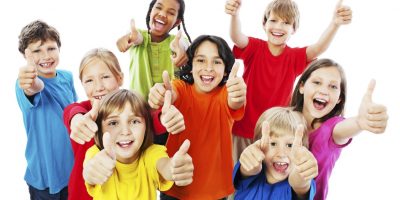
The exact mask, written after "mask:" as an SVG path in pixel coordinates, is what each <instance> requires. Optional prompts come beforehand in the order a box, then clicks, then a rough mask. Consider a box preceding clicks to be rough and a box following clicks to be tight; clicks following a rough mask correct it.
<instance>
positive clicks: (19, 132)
mask: <svg viewBox="0 0 400 200" xmlns="http://www.w3.org/2000/svg"><path fill="white" fill-rule="evenodd" d="M148 2H149V0H146V1H144V0H129V1H112V3H111V1H104V0H86V1H62V2H61V1H50V0H48V1H46V0H36V1H28V0H14V1H9V2H7V5H0V15H1V16H0V24H1V31H0V33H1V37H0V44H1V47H0V58H1V61H2V62H1V63H2V64H1V66H2V67H1V68H2V70H3V72H2V74H1V79H0V92H1V99H0V101H1V103H0V106H1V107H0V111H1V115H0V125H1V129H2V132H3V137H2V139H0V148H1V149H0V152H1V165H2V167H1V168H0V177H1V178H0V194H1V196H2V197H1V199H5V198H4V197H6V198H7V199H10V198H12V199H28V198H29V196H28V188H27V185H26V183H25V182H24V180H23V176H24V173H25V168H26V161H25V157H24V153H25V144H26V134H25V129H24V126H23V122H22V116H21V111H20V109H19V107H18V105H17V103H16V98H15V91H14V90H15V89H14V85H15V80H16V78H17V74H18V68H19V67H20V66H22V65H24V64H25V60H24V59H23V57H22V55H21V54H20V53H19V52H18V35H19V33H20V31H21V29H22V27H23V26H25V25H26V24H28V23H29V22H31V21H33V20H36V19H42V20H44V21H46V22H47V23H49V24H50V25H52V26H54V27H55V28H56V29H58V31H59V32H60V33H61V42H62V47H61V53H60V57H61V63H60V64H59V68H60V69H68V70H70V71H72V72H73V74H74V78H75V88H76V90H77V92H78V96H79V100H85V99H86V96H85V94H84V93H83V89H82V86H81V84H80V82H79V79H78V68H79V63H80V60H81V58H82V57H83V55H84V54H85V52H87V51H88V50H90V49H92V48H95V47H105V48H108V49H110V50H111V51H113V52H114V53H115V54H116V55H117V57H118V58H119V61H120V63H121V65H122V67H123V70H124V72H125V74H126V81H125V85H124V86H125V87H126V86H127V83H128V81H129V80H128V76H127V75H128V63H129V61H128V60H129V55H128V54H122V53H120V52H118V51H117V48H116V46H115V42H116V40H117V38H118V37H120V36H121V35H122V34H124V33H126V32H127V31H128V30H129V20H130V18H132V17H133V18H135V19H136V24H137V27H140V28H146V25H145V15H146V12H147V9H148ZM268 2H269V1H266V0H263V1H261V0H247V1H246V0H243V3H242V9H241V19H242V28H243V31H244V33H245V34H247V35H251V36H256V37H259V38H263V39H266V38H265V33H264V32H263V29H262V26H261V19H262V14H263V12H264V9H265V7H266V5H267V3H268ZM224 3H225V0H202V1H195V0H186V12H185V21H186V24H187V30H188V31H189V34H190V35H191V37H192V38H193V39H194V38H195V37H197V36H198V35H200V34H215V35H219V36H222V37H223V38H225V39H226V40H227V41H228V43H229V44H230V45H232V42H231V40H230V38H229V35H228V33H229V20H230V19H229V16H228V15H226V14H225V13H224ZM297 3H298V5H299V8H300V13H301V17H300V28H299V30H298V31H297V33H295V34H294V35H293V36H292V38H291V40H290V41H289V45H290V46H292V47H295V46H305V45H310V44H312V43H314V42H316V41H317V39H318V38H319V37H320V35H321V33H322V32H323V31H324V30H325V28H326V27H327V26H328V23H329V22H330V20H331V18H332V15H333V9H334V6H335V4H336V1H335V0H324V1H321V0H297ZM344 3H345V4H346V5H349V6H351V7H352V10H353V16H354V17H353V22H352V24H350V25H347V26H343V27H342V28H340V30H339V32H338V34H337V35H336V37H335V39H334V41H333V43H332V45H331V46H330V48H329V49H328V50H327V52H325V53H324V54H323V55H322V56H320V57H321V58H322V57H328V58H332V59H334V60H336V61H338V62H339V63H340V64H342V66H343V67H344V68H345V71H346V74H347V80H348V93H347V95H348V100H347V104H346V116H354V115H355V114H356V113H357V109H358V106H359V103H360V100H361V97H362V95H363V94H364V92H365V90H366V88H367V85H368V82H369V80H370V79H371V78H375V79H376V80H377V86H376V88H375V93H374V96H373V98H374V100H375V101H376V102H379V103H382V104H385V105H386V106H387V108H388V110H389V111H388V113H389V116H390V120H389V123H388V126H387V129H386V132H385V133H384V134H382V135H374V134H372V133H369V132H362V133H361V134H360V135H359V136H357V137H356V138H355V139H354V140H353V142H352V144H351V145H349V146H348V147H347V148H345V149H344V151H343V153H342V155H341V157H340V159H339V161H338V162H337V163H336V167H335V169H334V171H333V174H332V177H331V179H330V192H329V199H393V198H396V197H397V196H398V182H397V181H398V180H400V172H399V169H400V166H399V159H400V158H399V157H400V156H399V155H398V152H400V151H399V146H400V136H399V130H400V125H399V124H400V123H399V122H400V109H399V103H400V94H399V89H398V86H399V83H398V80H399V76H398V75H397V74H396V73H395V69H397V70H396V71H398V70H399V69H398V68H399V62H398V60H399V58H398V57H399V53H397V52H398V50H397V49H396V47H398V46H399V45H400V40H399V35H400V31H399V28H398V20H399V19H400V14H398V13H399V11H400V3H397V1H393V0H380V1H362V0H345V1H344ZM0 4H5V3H4V1H2V2H1V3H0ZM174 32H175V30H174ZM396 51H397V52H396ZM49 123H51V122H49Z"/></svg>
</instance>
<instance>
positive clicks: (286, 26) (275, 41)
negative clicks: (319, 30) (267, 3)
mask: <svg viewBox="0 0 400 200" xmlns="http://www.w3.org/2000/svg"><path fill="white" fill-rule="evenodd" d="M264 30H265V33H266V34H267V37H268V44H269V45H273V46H275V47H284V46H285V45H286V43H287V41H288V40H289V39H290V36H291V35H292V34H293V33H294V28H293V22H289V21H287V20H284V19H282V18H280V17H279V16H277V15H275V14H274V13H273V12H270V14H269V17H268V19H267V21H266V23H265V24H264Z"/></svg>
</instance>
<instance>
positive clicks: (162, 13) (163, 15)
mask: <svg viewBox="0 0 400 200" xmlns="http://www.w3.org/2000/svg"><path fill="white" fill-rule="evenodd" d="M158 15H159V16H161V17H166V16H167V12H166V11H163V10H161V11H160V12H159V13H158Z"/></svg>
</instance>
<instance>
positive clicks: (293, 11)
mask: <svg viewBox="0 0 400 200" xmlns="http://www.w3.org/2000/svg"><path fill="white" fill-rule="evenodd" d="M271 12H272V13H274V14H275V15H276V16H278V17H280V18H282V19H283V20H286V21H288V22H289V23H293V30H294V31H296V30H297V29H298V28H299V23H300V11H299V8H298V7H297V4H296V2H294V1H292V0H274V1H272V2H271V3H269V4H268V6H267V8H266V10H265V13H264V19H263V25H265V23H267V21H268V18H269V15H270V14H271Z"/></svg>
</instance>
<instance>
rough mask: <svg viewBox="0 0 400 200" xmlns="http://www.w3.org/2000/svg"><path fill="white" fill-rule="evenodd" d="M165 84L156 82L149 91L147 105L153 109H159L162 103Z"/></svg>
mask: <svg viewBox="0 0 400 200" xmlns="http://www.w3.org/2000/svg"><path fill="white" fill-rule="evenodd" d="M165 92H166V89H165V86H164V84H162V83H156V84H154V86H153V87H152V88H150V92H149V100H148V102H149V105H150V107H151V108H153V109H159V108H160V107H161V106H162V105H163V104H164V94H165Z"/></svg>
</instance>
